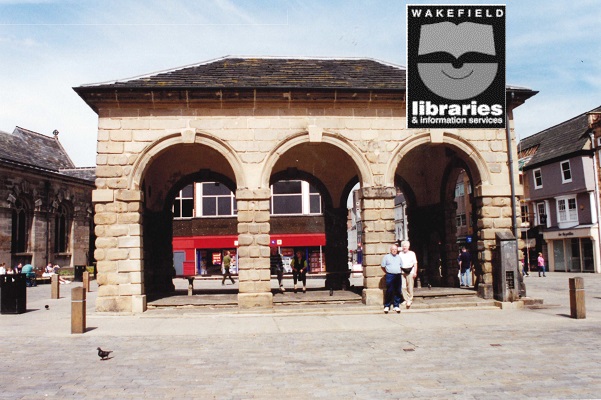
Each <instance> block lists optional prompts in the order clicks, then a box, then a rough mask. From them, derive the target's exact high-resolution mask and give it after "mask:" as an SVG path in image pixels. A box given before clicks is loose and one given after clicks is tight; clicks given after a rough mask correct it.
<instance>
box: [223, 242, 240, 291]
mask: <svg viewBox="0 0 601 400" xmlns="http://www.w3.org/2000/svg"><path fill="white" fill-rule="evenodd" d="M231 266H232V256H231V253H230V251H229V250H227V251H226V252H225V257H223V265H222V269H223V279H222V280H221V284H222V285H225V278H227V277H229V278H230V279H231V280H232V284H234V283H236V281H235V280H234V278H232V274H231V272H230V267H231Z"/></svg>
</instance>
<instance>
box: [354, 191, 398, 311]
mask: <svg viewBox="0 0 601 400" xmlns="http://www.w3.org/2000/svg"><path fill="white" fill-rule="evenodd" d="M395 194H396V189H395V188H394V187H370V188H363V189H361V190H360V191H359V197H360V201H361V209H362V213H363V215H362V222H363V271H364V277H363V286H364V289H363V296H362V297H363V303H364V304H365V305H380V306H381V305H382V304H383V301H384V288H385V282H384V272H383V271H382V268H381V267H380V265H381V262H382V257H384V255H385V254H386V253H388V252H389V251H390V245H391V244H393V243H394V242H395V235H394V232H395V226H394V197H395Z"/></svg>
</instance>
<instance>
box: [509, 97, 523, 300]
mask: <svg viewBox="0 0 601 400" xmlns="http://www.w3.org/2000/svg"><path fill="white" fill-rule="evenodd" d="M513 96H514V94H513V92H511V100H513ZM505 136H506V140H507V163H508V167H509V186H510V188H511V225H512V227H513V236H514V237H515V260H516V265H517V266H518V269H519V266H520V256H519V251H520V250H519V236H518V220H517V216H516V207H517V203H516V197H515V178H514V173H513V152H512V147H511V130H510V128H509V112H508V111H507V101H505ZM518 276H521V271H518ZM519 293H520V296H526V287H525V286H524V285H520V290H519Z"/></svg>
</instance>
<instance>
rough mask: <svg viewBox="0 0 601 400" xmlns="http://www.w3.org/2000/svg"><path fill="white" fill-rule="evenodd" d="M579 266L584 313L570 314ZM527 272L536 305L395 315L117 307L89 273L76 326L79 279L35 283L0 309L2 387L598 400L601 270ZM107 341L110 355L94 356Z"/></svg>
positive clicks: (370, 310) (351, 309) (30, 394)
mask: <svg viewBox="0 0 601 400" xmlns="http://www.w3.org/2000/svg"><path fill="white" fill-rule="evenodd" d="M574 276H581V277H583V278H584V285H585V290H586V311H587V316H586V319H581V320H576V319H572V318H570V304H569V290H568V278H570V277H574ZM181 281H182V280H179V281H178V282H176V283H177V285H178V287H179V286H181V284H182V282H181ZM219 284H220V282H219ZM526 284H527V290H528V296H530V297H536V298H542V299H544V304H543V306H542V307H537V308H526V309H503V310H501V309H491V308H490V307H483V308H469V309H468V308H464V309H456V310H447V309H440V310H420V309H417V310H413V309H412V310H408V311H405V310H404V311H403V312H402V313H401V314H400V315H397V314H395V313H391V314H388V315H385V314H384V313H382V310H381V309H380V308H375V307H365V306H362V305H357V304H348V305H347V304H338V305H331V306H328V307H325V306H307V307H304V308H303V307H302V306H296V307H292V306H291V307H285V306H283V307H275V308H274V310H271V311H256V310H251V311H241V310H239V309H237V308H233V307H223V308H219V307H217V308H202V307H179V308H169V309H164V308H159V309H149V310H148V311H147V312H146V313H144V314H139V315H114V314H110V313H96V312H95V311H94V300H95V297H96V287H95V285H94V284H93V285H92V291H91V292H90V293H88V301H87V312H88V316H87V332H86V333H85V334H77V335H72V334H71V333H70V332H71V319H70V318H71V316H70V310H71V300H70V294H71V289H72V288H73V287H74V286H76V285H77V283H73V284H71V285H62V286H61V287H60V289H61V298H60V299H57V300H51V299H50V285H40V286H38V287H36V288H28V289H27V295H28V301H27V312H26V313H24V314H20V315H1V316H0V335H1V336H2V340H1V341H0V354H1V355H2V363H1V365H2V366H3V368H2V374H1V375H0V386H1V387H2V390H1V391H0V398H2V399H46V398H98V399H139V398H147V399H150V398H153V399H154V398H167V399H171V398H179V399H181V398H199V399H274V398H285V399H296V398H305V399H307V398H324V399H339V398H340V399H343V398H359V399H405V398H461V399H472V398H473V399H507V398H544V399H566V398H601V377H600V376H599V370H600V369H601V351H600V350H601V349H600V347H601V324H600V319H601V275H592V274H578V275H576V274H569V273H549V274H547V277H546V278H538V277H537V276H531V277H528V278H526ZM186 286H187V285H186ZM184 287H185V286H184ZM46 305H48V310H46V308H45V306H46ZM99 346H100V347H102V348H103V349H107V350H112V351H113V353H112V354H111V358H109V359H108V360H106V361H100V359H99V358H98V356H97V354H96V353H97V352H96V348H97V347H99Z"/></svg>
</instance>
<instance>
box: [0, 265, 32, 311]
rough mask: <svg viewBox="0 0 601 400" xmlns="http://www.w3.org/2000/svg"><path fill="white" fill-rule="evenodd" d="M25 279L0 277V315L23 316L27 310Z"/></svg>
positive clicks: (18, 276)
mask: <svg viewBox="0 0 601 400" xmlns="http://www.w3.org/2000/svg"><path fill="white" fill-rule="evenodd" d="M26 280H27V277H26V276H25V275H23V274H15V275H0V314H23V313H24V312H25V311H26V310H27V304H26V303H27V286H26Z"/></svg>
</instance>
